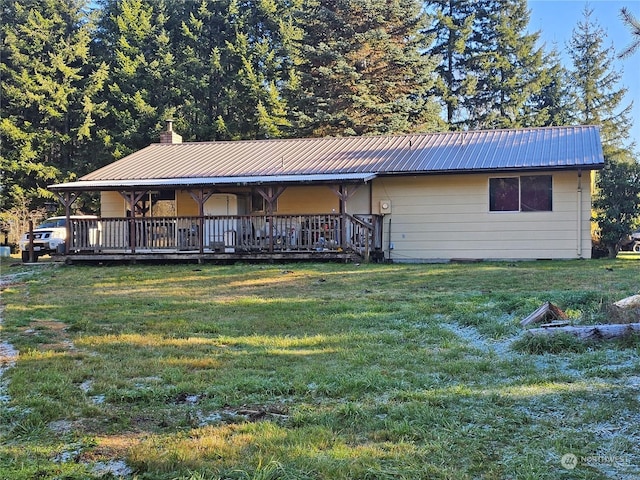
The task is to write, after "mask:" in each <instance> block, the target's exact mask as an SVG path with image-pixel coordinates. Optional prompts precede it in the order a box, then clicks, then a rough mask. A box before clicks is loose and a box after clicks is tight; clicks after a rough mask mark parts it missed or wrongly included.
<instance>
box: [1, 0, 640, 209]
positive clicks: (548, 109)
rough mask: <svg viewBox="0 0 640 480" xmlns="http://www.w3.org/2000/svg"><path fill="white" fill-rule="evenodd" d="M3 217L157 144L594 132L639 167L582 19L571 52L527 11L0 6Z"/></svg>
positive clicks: (502, 1) (423, 6) (371, 0)
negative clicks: (593, 127) (537, 27)
mask: <svg viewBox="0 0 640 480" xmlns="http://www.w3.org/2000/svg"><path fill="white" fill-rule="evenodd" d="M2 5H3V6H2V11H1V12H0V13H1V14H2V27H1V28H2V44H1V46H0V48H1V51H0V54H1V62H0V69H1V70H0V75H1V83H2V94H1V98H0V135H1V136H2V141H1V144H0V162H1V164H0V168H1V170H2V177H3V178H2V191H1V197H0V211H8V210H10V209H16V208H18V209H20V208H22V209H23V210H24V209H26V210H32V209H36V208H41V207H42V206H43V205H44V204H45V202H47V201H51V194H50V192H48V191H47V190H46V186H47V185H49V184H52V183H56V182H60V181H66V180H72V179H74V178H77V177H78V176H81V175H83V174H85V173H87V172H89V171H92V170H94V169H96V168H98V167H100V166H103V165H105V164H107V163H109V162H112V161H113V160H115V159H118V158H121V157H123V156H125V155H127V154H129V153H131V152H133V151H135V150H138V149H140V148H142V147H145V146H147V145H148V144H150V143H153V142H155V141H157V139H158V136H159V132H160V131H161V130H162V128H163V125H164V120H165V119H167V118H172V119H174V122H175V128H176V130H177V131H178V132H179V133H180V134H181V135H182V136H183V138H184V140H185V141H205V140H236V139H256V138H279V137H303V136H324V135H333V136H337V135H343V136H344V135H370V134H388V133H405V132H434V131H442V130H458V129H491V128H511V127H531V126H549V125H567V124H600V125H601V126H602V136H603V142H604V144H605V156H606V157H607V160H608V161H610V162H613V163H619V162H622V163H624V164H626V165H629V164H632V165H636V161H635V159H634V158H633V155H634V150H633V149H634V146H633V145H632V144H630V139H629V131H630V127H631V124H630V119H629V114H630V102H628V101H626V100H625V93H626V90H625V89H624V88H623V87H621V86H620V85H619V81H620V72H618V71H616V70H615V68H614V63H613V60H614V58H615V57H616V52H614V51H613V47H610V46H608V43H607V41H606V34H605V32H604V31H603V30H602V28H601V27H600V26H599V25H598V23H597V21H596V19H594V18H593V16H592V14H591V12H590V10H589V7H588V6H586V7H585V10H584V15H583V18H582V19H581V21H580V22H579V23H578V24H577V25H576V26H575V29H574V33H573V36H572V39H571V41H570V45H567V46H566V48H567V52H568V54H569V57H568V58H570V59H571V61H570V62H569V63H570V64H568V65H565V64H563V63H562V61H561V58H562V55H561V52H559V51H557V50H556V49H548V46H546V45H541V42H540V40H539V34H537V33H530V32H529V29H528V26H529V25H528V23H529V11H528V8H527V2H526V0H425V1H419V0H367V1H363V0H188V1H177V0H98V1H93V2H90V1H87V0H13V1H10V2H3V4H2Z"/></svg>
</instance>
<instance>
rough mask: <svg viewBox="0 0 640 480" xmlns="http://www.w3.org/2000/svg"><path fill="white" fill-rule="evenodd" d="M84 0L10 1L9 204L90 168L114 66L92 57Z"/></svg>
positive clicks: (0, 155)
mask: <svg viewBox="0 0 640 480" xmlns="http://www.w3.org/2000/svg"><path fill="white" fill-rule="evenodd" d="M85 7H86V3H85V2H84V1H83V0H73V1H69V0H66V1H62V0H23V1H14V2H8V4H5V7H4V10H3V16H4V18H3V23H2V27H1V28H2V37H3V39H4V42H3V43H2V46H1V47H0V48H2V62H1V64H0V69H1V77H2V106H1V112H0V117H1V120H0V134H1V135H2V137H3V141H2V144H1V149H0V159H1V162H2V165H1V169H2V172H3V179H2V183H3V185H2V187H3V191H2V204H1V205H0V208H3V209H7V208H10V207H11V206H12V205H13V203H14V202H15V201H18V202H20V203H26V204H29V205H31V207H32V208H35V207H37V206H39V205H42V204H43V203H44V202H45V201H46V200H48V199H50V198H51V197H52V194H51V192H49V191H48V190H47V189H46V186H47V185H48V184H51V183H55V182H56V181H60V180H63V179H65V178H69V176H71V175H72V172H78V171H82V170H83V168H84V163H85V161H86V159H85V157H84V155H85V154H86V153H87V151H88V150H87V145H88V144H89V143H90V141H91V140H92V136H93V134H94V130H95V121H96V118H99V117H100V116H101V115H102V113H101V111H100V110H101V109H102V106H101V105H99V104H98V103H96V96H97V94H98V93H99V91H100V90H101V88H102V87H103V85H104V81H105V77H106V67H105V66H104V65H102V64H100V63H99V62H96V61H95V59H93V58H92V57H91V54H90V48H89V47H90V42H91V38H92V30H91V29H92V23H91V21H90V18H88V17H87V15H86V14H85V12H86V10H85Z"/></svg>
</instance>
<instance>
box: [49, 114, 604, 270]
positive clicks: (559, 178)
mask: <svg viewBox="0 0 640 480" xmlns="http://www.w3.org/2000/svg"><path fill="white" fill-rule="evenodd" d="M603 166H604V158H603V153H602V145H601V141H600V134H599V129H598V127H596V126H563V127H544V128H523V129H508V130H485V131H464V132H445V133H432V134H406V135H388V136H365V137H338V138H334V137H330V138H329V137H327V138H303V139H277V140H247V141H223V142H182V139H181V137H180V136H179V135H178V134H176V133H175V132H174V131H173V128H172V124H171V122H170V121H168V122H167V129H166V131H164V132H162V134H161V139H160V142H159V143H156V144H152V145H150V146H148V147H146V148H144V149H142V150H140V151H138V152H135V153H133V154H131V155H129V156H127V157H124V158H122V159H120V160H117V161H115V162H113V163H111V164H109V165H107V166H105V167H103V168H100V169H99V170H96V171H94V172H92V173H90V174H88V175H85V176H84V177H82V178H80V179H79V180H78V181H75V182H69V183H62V184H57V185H51V186H50V187H49V188H50V189H51V190H52V191H54V192H56V193H57V194H58V196H59V198H60V200H61V202H62V203H63V204H64V206H65V207H66V208H67V212H68V213H67V214H68V215H70V213H71V206H72V204H73V201H74V200H75V198H76V197H77V195H78V194H80V193H82V192H99V194H100V198H101V212H100V221H99V222H98V223H97V224H95V223H94V224H87V225H75V226H74V225H70V227H69V228H70V229H71V230H74V229H79V231H78V232H75V231H74V232H71V231H70V232H69V233H70V234H71V235H70V237H69V238H73V241H72V242H68V245H67V249H66V250H67V251H66V253H67V254H68V255H70V256H73V255H84V257H82V258H89V257H91V258H107V257H108V256H117V258H133V256H136V257H138V258H189V257H194V256H195V257H197V258H198V259H200V260H206V259H230V258H238V259H239V258H265V257H269V258H279V259H280V258H285V259H286V258H298V259H299V258H304V259H314V258H318V257H326V256H331V255H333V256H334V257H337V258H342V257H344V258H348V257H349V258H352V257H353V255H356V256H361V257H364V258H365V259H366V258H369V256H370V255H372V256H373V257H374V258H377V259H384V260H387V261H394V262H428V261H446V260H452V259H466V260H476V259H509V260H522V259H570V258H590V256H591V196H592V186H593V181H592V175H593V172H594V171H595V170H598V169H600V168H602V167H603ZM82 229H85V230H86V231H85V232H83V231H82ZM87 256H88V257H87ZM78 258H80V257H78ZM113 258H116V257H113Z"/></svg>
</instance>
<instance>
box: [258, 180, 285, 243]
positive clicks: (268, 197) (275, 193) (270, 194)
mask: <svg viewBox="0 0 640 480" xmlns="http://www.w3.org/2000/svg"><path fill="white" fill-rule="evenodd" d="M285 188H286V187H283V186H278V187H276V188H275V189H274V188H273V187H272V186H269V187H267V190H264V189H263V188H256V191H257V192H258V193H259V194H260V195H261V196H262V198H264V199H265V201H266V202H267V220H268V222H269V233H268V234H267V235H268V238H269V253H273V203H274V202H275V201H276V200H277V199H278V197H279V196H280V195H282V192H284V191H285Z"/></svg>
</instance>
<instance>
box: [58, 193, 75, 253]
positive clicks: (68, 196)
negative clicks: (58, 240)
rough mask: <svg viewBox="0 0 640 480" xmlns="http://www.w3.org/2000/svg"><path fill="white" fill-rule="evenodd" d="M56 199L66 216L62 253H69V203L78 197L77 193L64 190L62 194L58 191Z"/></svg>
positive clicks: (71, 203)
mask: <svg viewBox="0 0 640 480" xmlns="http://www.w3.org/2000/svg"><path fill="white" fill-rule="evenodd" d="M57 195H58V200H60V203H62V205H63V206H64V214H65V216H66V217H67V220H66V224H65V230H66V231H67V232H66V237H67V239H66V241H65V242H64V254H65V255H69V252H70V251H71V248H70V244H71V205H73V202H75V201H76V200H77V199H78V194H77V193H74V192H64V194H60V193H58V194H57Z"/></svg>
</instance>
